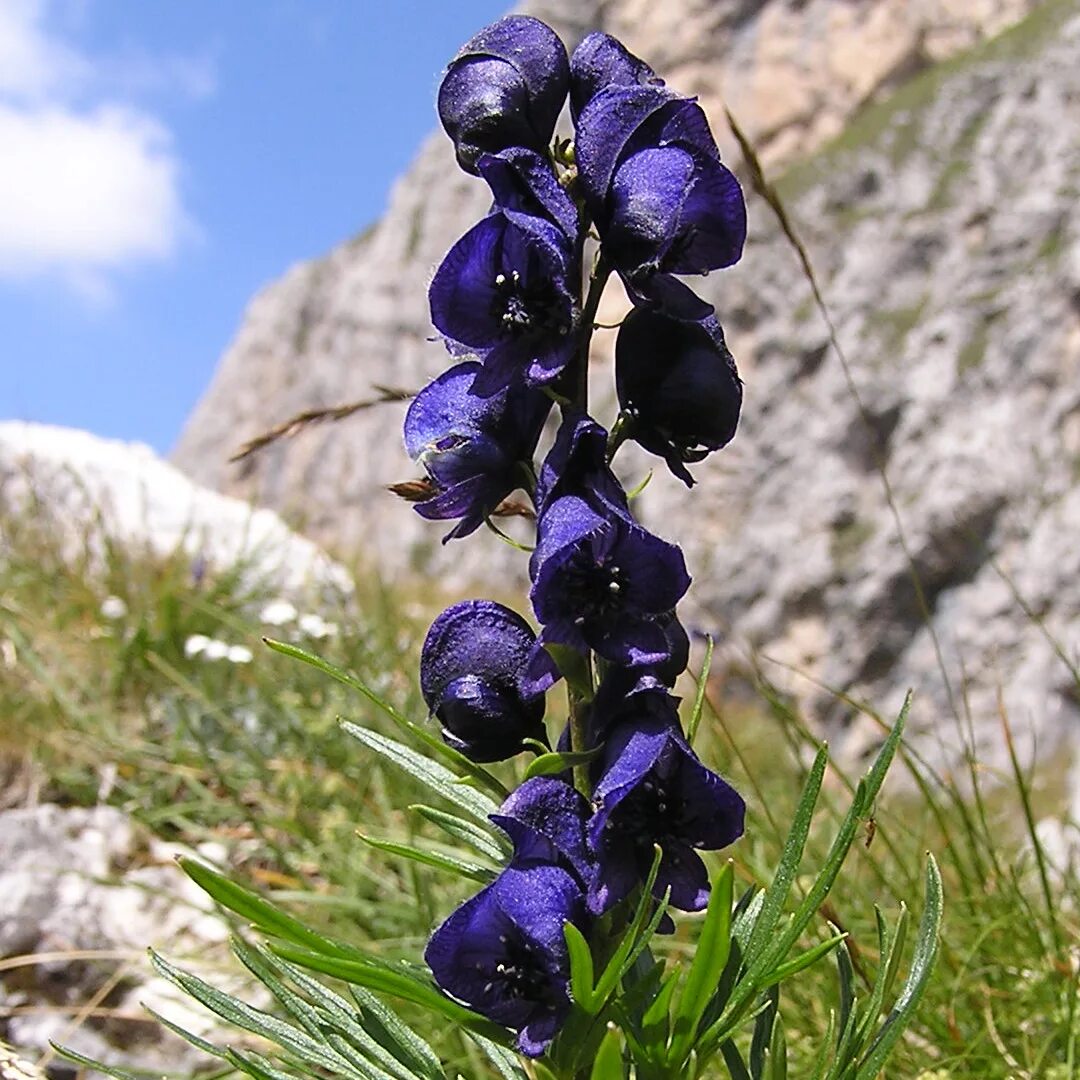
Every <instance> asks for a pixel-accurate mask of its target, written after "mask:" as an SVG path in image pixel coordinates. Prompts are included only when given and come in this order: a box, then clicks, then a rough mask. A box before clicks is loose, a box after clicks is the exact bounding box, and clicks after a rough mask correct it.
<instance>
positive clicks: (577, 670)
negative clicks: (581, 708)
mask: <svg viewBox="0 0 1080 1080" xmlns="http://www.w3.org/2000/svg"><path fill="white" fill-rule="evenodd" d="M544 648H545V649H547V651H548V653H549V654H550V655H551V659H552V660H554V661H555V666H556V667H557V668H558V669H559V672H560V673H561V675H562V677H563V678H564V679H565V680H566V685H567V686H569V687H570V689H571V691H572V692H573V693H574V695H575V696H576V697H578V698H580V699H581V700H582V701H592V696H593V680H592V671H591V670H590V668H589V663H588V661H587V660H586V658H585V657H584V656H582V654H581V653H579V652H578V651H577V649H572V648H571V647H570V646H569V645H551V644H548V645H545V646H544Z"/></svg>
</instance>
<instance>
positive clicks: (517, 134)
mask: <svg viewBox="0 0 1080 1080" xmlns="http://www.w3.org/2000/svg"><path fill="white" fill-rule="evenodd" d="M569 78H570V68H569V61H568V60H567V56H566V48H565V47H564V46H563V43H562V42H561V41H560V40H559V36H558V35H557V34H556V33H555V31H554V30H552V29H551V27H550V26H547V25H546V24H544V23H542V22H540V20H539V19H534V18H531V17H529V16H527V15H508V16H507V17H506V18H504V19H499V21H498V22H495V23H492V24H491V25H490V26H488V27H485V28H484V29H483V30H481V31H480V33H478V34H477V35H476V36H475V37H472V38H470V39H469V40H468V41H467V42H466V43H465V44H464V45H463V46H462V47H461V50H460V51H459V52H458V54H457V56H456V57H455V58H454V59H453V61H451V63H450V66H449V67H448V68H447V71H446V74H445V75H444V76H443V80H442V84H441V85H440V87H439V106H438V107H439V119H440V120H441V121H442V125H443V127H444V128H445V129H446V133H447V134H448V135H449V136H450V138H451V139H453V140H454V150H455V152H456V153H457V159H458V164H460V165H461V167H462V168H463V169H464V170H465V171H466V172H470V173H475V172H476V161H477V159H478V158H479V157H480V155H481V154H484V153H493V152H496V151H499V150H503V149H505V148H506V147H509V146H525V147H529V148H530V149H532V150H535V151H537V152H538V153H541V154H542V153H544V152H546V150H547V147H548V144H549V143H550V142H551V137H552V135H553V134H554V132H555V124H556V121H557V120H558V119H559V112H560V111H561V110H562V106H563V102H564V101H565V100H566V91H567V86H568V83H569Z"/></svg>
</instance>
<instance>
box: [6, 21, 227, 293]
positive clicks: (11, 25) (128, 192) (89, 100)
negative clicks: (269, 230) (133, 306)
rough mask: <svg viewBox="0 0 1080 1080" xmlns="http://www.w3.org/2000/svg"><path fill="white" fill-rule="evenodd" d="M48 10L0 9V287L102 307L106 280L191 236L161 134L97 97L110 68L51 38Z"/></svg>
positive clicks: (175, 167) (138, 114)
mask: <svg viewBox="0 0 1080 1080" xmlns="http://www.w3.org/2000/svg"><path fill="white" fill-rule="evenodd" d="M48 13H49V12H48V9H47V7H46V6H45V4H44V3H42V2H39V0H0V147H3V157H4V164H3V167H2V168H0V278H8V279H12V278H14V279H20V278H27V277H31V276H37V275H42V274H50V275H55V276H59V277H60V278H61V279H62V280H63V281H65V282H66V283H67V284H68V285H69V286H70V287H72V288H73V289H75V291H77V292H78V293H79V294H80V295H81V296H83V297H84V298H85V299H88V300H92V301H101V300H104V299H108V298H109V296H110V295H111V288H110V275H111V274H112V273H114V272H115V271H117V270H120V269H123V268H127V267H129V266H131V265H134V264H138V263H143V262H146V261H159V260H163V259H167V258H169V257H170V256H171V255H173V254H174V253H175V251H176V250H177V248H178V246H179V244H180V243H181V241H182V240H183V239H184V238H185V237H187V236H191V235H193V233H194V232H195V230H194V227H193V225H192V223H191V221H190V219H189V218H188V215H187V214H186V212H185V210H184V207H183V203H182V199H181V195H180V188H179V176H180V163H179V160H178V157H177V154H176V149H175V146H174V144H173V141H172V138H171V135H170V133H169V131H168V129H167V128H166V127H165V126H164V125H163V124H162V123H161V122H160V121H158V120H157V119H155V118H154V117H153V116H151V115H150V114H148V113H147V112H145V111H144V110H142V109H139V108H137V107H135V106H133V105H130V104H123V105H121V104H117V103H115V102H111V101H109V100H108V99H105V100H102V93H103V92H107V91H108V90H110V89H112V88H115V87H116V86H117V78H116V74H115V73H116V70H117V69H116V65H105V64H103V63H101V62H95V61H93V60H92V59H91V58H89V57H87V56H85V55H82V54H81V53H80V52H78V51H77V50H76V49H74V48H72V47H71V46H69V45H68V44H66V43H65V42H63V41H62V40H60V39H59V37H58V36H57V35H56V34H54V33H50V32H49V30H48V29H47V25H48V21H49V20H48V18H47V15H48ZM106 66H108V67H109V68H110V69H111V70H110V71H109V73H108V74H106V71H105V68H106ZM162 70H163V71H164V70H167V64H165V63H163V67H162ZM191 70H193V71H197V70H199V69H198V68H197V67H195V68H192V69H191ZM133 71H134V69H133ZM136 75H137V73H136ZM210 77H211V76H210V74H207V75H206V78H205V79H203V80H202V81H201V85H202V86H203V88H204V89H205V88H206V87H207V85H208V84H207V81H206V80H207V79H209V78H210ZM127 81H128V82H129V85H130V84H137V83H139V82H141V81H142V80H140V79H139V78H138V77H135V78H133V79H131V80H127ZM95 89H96V93H95ZM180 89H181V92H186V91H185V88H184V87H183V86H181V87H180ZM95 98H96V99H97V100H94V99H95Z"/></svg>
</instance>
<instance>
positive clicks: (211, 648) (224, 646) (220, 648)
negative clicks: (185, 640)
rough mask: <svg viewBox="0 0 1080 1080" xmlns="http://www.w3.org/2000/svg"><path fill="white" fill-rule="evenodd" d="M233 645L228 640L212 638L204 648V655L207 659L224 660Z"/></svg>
mask: <svg viewBox="0 0 1080 1080" xmlns="http://www.w3.org/2000/svg"><path fill="white" fill-rule="evenodd" d="M230 648H231V646H230V645H229V643H228V642H227V641H218V639H217V638H210V639H209V640H208V641H207V643H206V647H205V648H204V649H203V656H205V657H206V659H207V660H224V659H225V658H226V657H227V656H228V655H229V649H230Z"/></svg>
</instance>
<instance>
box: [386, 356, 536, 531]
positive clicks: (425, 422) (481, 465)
mask: <svg viewBox="0 0 1080 1080" xmlns="http://www.w3.org/2000/svg"><path fill="white" fill-rule="evenodd" d="M480 371H481V366H480V364H479V363H477V362H476V361H471V362H467V363H463V364H458V365H456V366H455V367H452V368H450V370H449V371H447V372H444V373H443V374H442V375H440V376H439V377H438V378H437V379H435V381H434V382H431V383H428V385H427V386H425V387H424V389H423V390H421V391H420V393H419V394H417V395H416V397H415V398H414V399H413V402H412V404H411V405H410V406H409V411H408V412H407V413H406V414H405V449H406V450H407V451H408V453H409V456H410V457H411V458H412V459H413V460H414V461H415V462H416V463H417V464H418V465H422V466H423V468H424V470H425V471H426V472H427V474H428V477H429V478H430V480H431V483H432V485H433V486H434V488H435V494H434V495H433V496H432V497H431V498H429V499H427V500H426V501H424V502H422V503H419V504H418V505H417V506H416V511H417V513H419V514H420V515H421V516H422V517H426V518H433V519H436V520H444V519H449V518H461V520H460V521H459V522H458V524H457V525H455V526H454V528H453V529H451V530H450V532H449V533H447V534H446V536H445V537H444V538H443V543H446V541H448V540H452V539H455V538H456V537H461V536H468V535H469V533H471V532H473V531H474V530H475V529H476V528H478V527H479V526H480V525H481V524H482V523H483V521H484V519H485V518H486V517H487V516H488V515H489V514H491V513H492V511H494V510H495V508H496V507H497V506H498V505H499V503H501V502H502V501H503V499H505V498H506V497H507V495H509V494H510V493H511V492H512V491H514V490H515V489H516V488H518V487H520V486H521V483H522V480H523V479H524V472H523V471H522V468H521V463H522V462H531V461H532V456H533V452H534V451H535V450H536V443H537V440H538V439H539V438H540V432H541V430H542V429H543V426H544V420H545V419H546V418H547V414H548V412H550V410H551V400H550V399H549V398H548V397H547V395H546V394H543V393H541V392H539V391H536V390H530V389H529V388H528V387H524V386H511V387H508V388H507V389H505V390H503V391H501V392H499V393H496V394H494V395H492V396H490V397H487V398H483V397H480V396H478V395H477V394H474V393H473V392H472V387H473V383H474V382H475V380H476V377H477V376H478V375H479V374H480Z"/></svg>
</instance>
